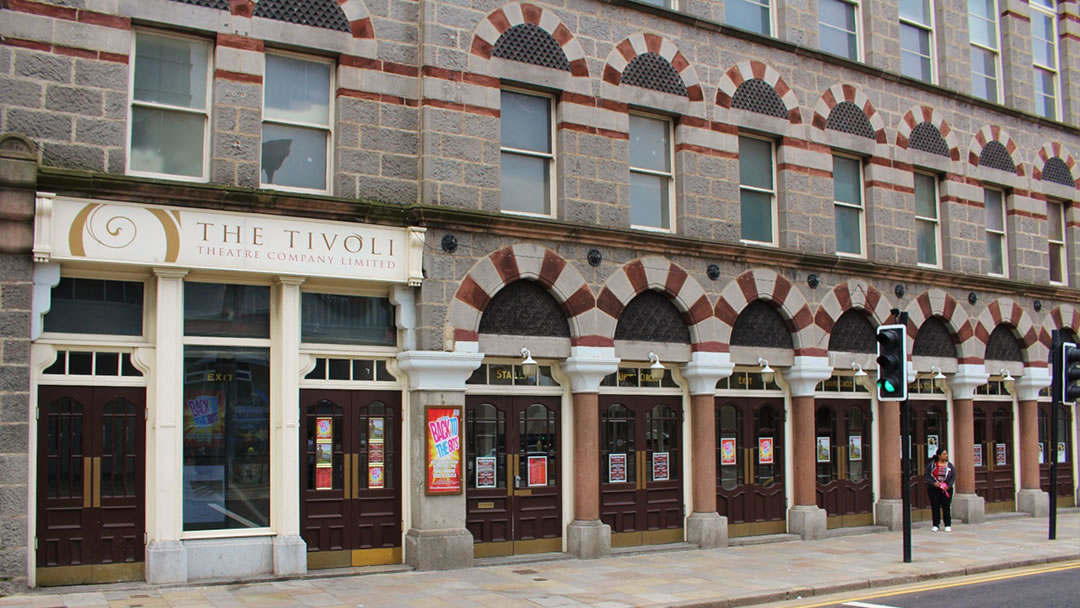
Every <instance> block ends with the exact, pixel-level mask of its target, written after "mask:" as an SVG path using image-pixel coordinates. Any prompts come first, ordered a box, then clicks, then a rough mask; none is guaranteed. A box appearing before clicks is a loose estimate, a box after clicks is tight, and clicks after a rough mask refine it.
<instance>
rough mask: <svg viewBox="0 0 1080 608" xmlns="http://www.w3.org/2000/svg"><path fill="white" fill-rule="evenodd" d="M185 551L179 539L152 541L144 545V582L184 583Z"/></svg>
mask: <svg viewBox="0 0 1080 608" xmlns="http://www.w3.org/2000/svg"><path fill="white" fill-rule="evenodd" d="M187 580H188V570H187V551H186V550H185V549H184V545H182V544H180V542H179V541H175V540H173V541H153V542H151V543H150V544H149V545H148V546H147V547H146V582H148V583H150V584H152V585H161V584H166V583H186V582H187Z"/></svg>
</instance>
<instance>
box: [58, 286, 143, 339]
mask: <svg viewBox="0 0 1080 608" xmlns="http://www.w3.org/2000/svg"><path fill="white" fill-rule="evenodd" d="M51 300H52V305H51V307H50V308H49V312H48V313H46V314H45V325H44V328H43V329H44V330H45V331H54V332H62V333H76V334H110V335H116V336H141V335H142V333H143V331H142V326H143V323H142V321H143V284H142V283H140V282H136V281H102V280H98V279H73V278H70V277H64V278H62V279H60V283H58V284H57V286H56V287H54V288H53V290H52V297H51Z"/></svg>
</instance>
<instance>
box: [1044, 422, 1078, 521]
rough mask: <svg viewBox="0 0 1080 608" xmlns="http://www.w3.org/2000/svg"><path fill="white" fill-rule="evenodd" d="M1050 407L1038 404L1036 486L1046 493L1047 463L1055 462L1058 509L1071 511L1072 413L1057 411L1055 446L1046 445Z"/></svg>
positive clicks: (1048, 440) (1047, 489)
mask: <svg viewBox="0 0 1080 608" xmlns="http://www.w3.org/2000/svg"><path fill="white" fill-rule="evenodd" d="M1050 407H1051V405H1050V404H1049V403H1040V404H1039V478H1040V479H1039V482H1040V483H1039V486H1040V487H1041V488H1042V491H1043V492H1049V491H1050V463H1051V462H1052V461H1051V459H1052V458H1057V462H1058V466H1057V482H1058V483H1057V501H1058V506H1061V507H1071V506H1073V505H1075V504H1076V496H1075V495H1073V470H1072V434H1071V433H1070V432H1069V431H1070V430H1071V429H1072V412H1070V411H1069V410H1068V409H1065V408H1061V409H1060V410H1059V412H1058V421H1057V425H1058V427H1057V446H1056V447H1055V446H1051V445H1050Z"/></svg>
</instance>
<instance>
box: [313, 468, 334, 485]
mask: <svg viewBox="0 0 1080 608" xmlns="http://www.w3.org/2000/svg"><path fill="white" fill-rule="evenodd" d="M315 489H316V490H333V489H334V469H332V468H331V467H316V469H315Z"/></svg>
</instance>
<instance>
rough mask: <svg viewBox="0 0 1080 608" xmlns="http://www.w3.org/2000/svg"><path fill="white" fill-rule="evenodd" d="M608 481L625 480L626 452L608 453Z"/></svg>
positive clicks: (617, 481)
mask: <svg viewBox="0 0 1080 608" xmlns="http://www.w3.org/2000/svg"><path fill="white" fill-rule="evenodd" d="M607 472H608V483H619V482H624V481H626V454H608V457H607Z"/></svg>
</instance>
